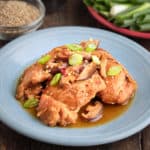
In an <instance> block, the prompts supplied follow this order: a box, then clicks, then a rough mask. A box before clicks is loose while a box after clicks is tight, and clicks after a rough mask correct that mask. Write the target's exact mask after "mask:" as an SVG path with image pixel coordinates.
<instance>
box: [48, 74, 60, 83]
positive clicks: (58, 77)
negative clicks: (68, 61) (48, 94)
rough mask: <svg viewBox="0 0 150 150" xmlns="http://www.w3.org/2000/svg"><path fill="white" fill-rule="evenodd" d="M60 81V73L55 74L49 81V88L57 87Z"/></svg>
mask: <svg viewBox="0 0 150 150" xmlns="http://www.w3.org/2000/svg"><path fill="white" fill-rule="evenodd" d="M60 79H61V73H56V74H55V75H54V77H53V78H52V80H51V82H50V85H51V86H55V85H57V84H58V83H59V81H60Z"/></svg>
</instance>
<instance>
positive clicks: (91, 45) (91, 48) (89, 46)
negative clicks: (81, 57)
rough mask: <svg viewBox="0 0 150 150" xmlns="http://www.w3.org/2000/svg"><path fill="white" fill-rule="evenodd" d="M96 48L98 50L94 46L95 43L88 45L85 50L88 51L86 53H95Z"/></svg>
mask: <svg viewBox="0 0 150 150" xmlns="http://www.w3.org/2000/svg"><path fill="white" fill-rule="evenodd" d="M96 48H97V47H96V45H95V44H93V43H91V44H88V45H87V47H86V48H85V50H86V52H93V51H95V49H96Z"/></svg>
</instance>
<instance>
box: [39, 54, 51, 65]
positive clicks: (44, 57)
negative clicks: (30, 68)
mask: <svg viewBox="0 0 150 150" xmlns="http://www.w3.org/2000/svg"><path fill="white" fill-rule="evenodd" d="M50 58H51V57H50V55H45V56H42V57H41V58H40V59H39V60H38V63H40V64H42V65H44V64H46V63H47V62H48V61H49V60H50Z"/></svg>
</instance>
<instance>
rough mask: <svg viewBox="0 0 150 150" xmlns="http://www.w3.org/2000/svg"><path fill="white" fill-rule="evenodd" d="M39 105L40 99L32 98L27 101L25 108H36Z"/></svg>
mask: <svg viewBox="0 0 150 150" xmlns="http://www.w3.org/2000/svg"><path fill="white" fill-rule="evenodd" d="M38 103H39V100H38V99H35V98H30V99H28V100H26V101H25V103H24V104H23V107H24V108H33V107H36V106H37V105H38Z"/></svg>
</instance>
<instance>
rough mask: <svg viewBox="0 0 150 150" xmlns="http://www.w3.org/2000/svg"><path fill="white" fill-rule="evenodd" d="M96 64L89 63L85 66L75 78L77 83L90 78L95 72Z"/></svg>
mask: <svg viewBox="0 0 150 150" xmlns="http://www.w3.org/2000/svg"><path fill="white" fill-rule="evenodd" d="M96 67H97V66H96V64H95V63H90V64H88V65H86V67H85V68H84V69H83V71H82V72H81V73H80V75H79V77H78V78H77V81H79V80H86V79H88V78H90V77H91V76H92V75H93V73H94V72H95V71H96Z"/></svg>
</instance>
